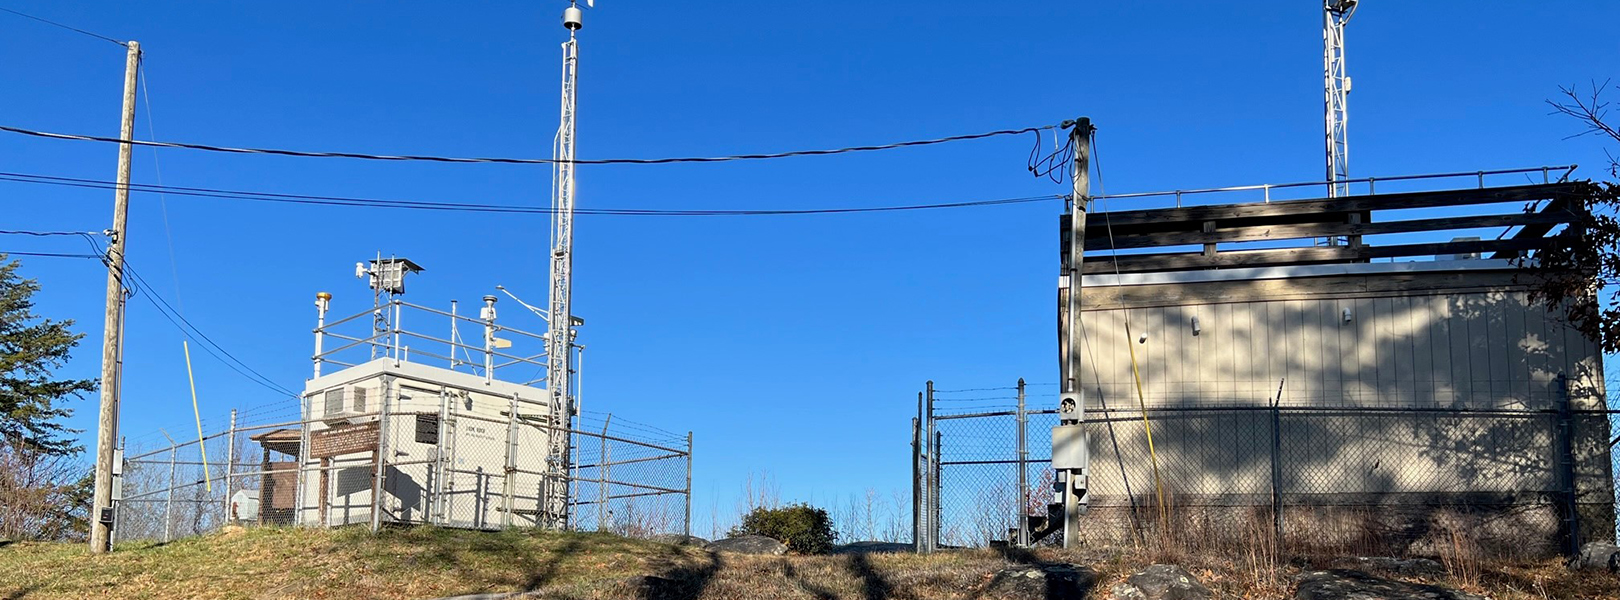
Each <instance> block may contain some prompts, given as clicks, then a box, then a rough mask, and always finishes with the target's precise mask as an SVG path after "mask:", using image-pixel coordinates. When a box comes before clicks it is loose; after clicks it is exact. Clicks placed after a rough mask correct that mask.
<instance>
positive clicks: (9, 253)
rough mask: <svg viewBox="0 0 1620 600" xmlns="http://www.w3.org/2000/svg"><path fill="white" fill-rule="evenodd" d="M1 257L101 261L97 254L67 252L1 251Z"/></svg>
mask: <svg viewBox="0 0 1620 600" xmlns="http://www.w3.org/2000/svg"><path fill="white" fill-rule="evenodd" d="M0 256H5V257H11V256H38V257H43V258H89V259H93V260H101V256H99V255H95V254H72V253H66V252H22V251H18V250H0Z"/></svg>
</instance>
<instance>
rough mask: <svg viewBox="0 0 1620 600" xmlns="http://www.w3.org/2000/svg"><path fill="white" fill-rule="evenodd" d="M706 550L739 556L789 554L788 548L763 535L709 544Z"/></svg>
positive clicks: (740, 537) (744, 536)
mask: <svg viewBox="0 0 1620 600" xmlns="http://www.w3.org/2000/svg"><path fill="white" fill-rule="evenodd" d="M703 549H705V550H715V551H720V552H736V553H738V554H771V555H782V554H787V546H784V545H782V542H778V541H776V540H773V539H771V538H768V537H765V536H763V535H739V536H737V537H728V538H726V539H723V540H715V541H712V542H709V543H708V545H705V546H704V547H703Z"/></svg>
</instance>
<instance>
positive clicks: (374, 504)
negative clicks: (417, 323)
mask: <svg viewBox="0 0 1620 600" xmlns="http://www.w3.org/2000/svg"><path fill="white" fill-rule="evenodd" d="M393 391H394V378H393V377H391V376H384V377H383V389H382V400H381V401H380V402H378V403H377V450H376V457H377V464H376V467H375V470H374V472H373V473H372V479H371V531H372V532H373V533H376V532H377V530H379V529H382V508H383V501H382V495H383V488H384V487H385V486H383V477H384V476H385V475H386V474H387V472H386V471H384V470H383V465H384V463H387V462H388V433H389V431H390V430H391V429H393V428H392V427H389V426H388V425H389V423H388V405H389V404H391V403H392V402H393V397H392V396H394V394H393V393H392V392H393Z"/></svg>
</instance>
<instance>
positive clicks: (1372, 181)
mask: <svg viewBox="0 0 1620 600" xmlns="http://www.w3.org/2000/svg"><path fill="white" fill-rule="evenodd" d="M1578 166H1579V165H1573V164H1570V165H1557V166H1552V165H1549V166H1541V167H1531V168H1523V169H1493V170H1486V171H1458V172H1453V173H1425V174H1419V175H1395V176H1390V177H1362V178H1359V179H1341V180H1339V181H1337V182H1328V181H1300V182H1292V183H1267V184H1258V185H1237V186H1229V187H1216V188H1198V189H1186V190H1166V191H1158V192H1130V193H1124V194H1103V195H1099V196H1092V197H1091V199H1092V200H1124V199H1138V198H1174V199H1175V205H1174V206H1175V207H1176V208H1181V207H1182V205H1183V198H1184V197H1185V196H1201V195H1206V194H1222V193H1234V192H1260V193H1261V194H1262V201H1264V202H1271V201H1272V200H1273V198H1272V196H1271V193H1272V192H1273V191H1277V190H1293V189H1298V188H1312V187H1321V188H1324V189H1326V188H1328V187H1330V186H1332V185H1334V184H1335V183H1338V184H1346V185H1349V184H1364V185H1365V190H1366V195H1373V194H1377V193H1378V184H1379V183H1385V184H1389V183H1398V182H1408V181H1425V180H1431V179H1457V178H1462V177H1473V178H1475V179H1476V180H1477V182H1478V186H1479V187H1481V188H1483V187H1485V178H1486V177H1489V176H1493V175H1520V174H1534V173H1540V174H1541V179H1542V183H1552V182H1553V181H1554V179H1553V175H1555V174H1556V175H1558V179H1557V180H1558V181H1563V180H1565V179H1568V178H1569V176H1570V175H1571V174H1573V173H1574V172H1575V169H1576V167H1578ZM1558 171H1563V173H1557V172H1558ZM1350 189H1351V191H1352V193H1354V191H1355V188H1354V186H1352V187H1351V188H1350ZM1247 202H1252V200H1247Z"/></svg>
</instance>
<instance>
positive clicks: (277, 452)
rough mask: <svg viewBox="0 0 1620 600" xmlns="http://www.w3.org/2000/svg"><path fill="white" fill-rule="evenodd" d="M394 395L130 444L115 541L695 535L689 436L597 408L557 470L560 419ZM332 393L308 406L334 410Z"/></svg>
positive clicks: (276, 411)
mask: <svg viewBox="0 0 1620 600" xmlns="http://www.w3.org/2000/svg"><path fill="white" fill-rule="evenodd" d="M386 398H388V401H386V402H381V403H380V404H375V403H374V404H372V406H370V407H369V408H371V411H369V412H355V411H352V410H350V411H348V412H345V413H344V419H345V422H343V423H339V422H336V421H333V420H329V419H325V418H311V419H301V418H299V417H298V415H299V414H300V413H301V412H302V411H301V410H300V408H299V407H298V406H297V404H295V403H291V402H288V403H286V404H288V405H290V406H272V407H259V408H255V409H249V410H246V411H241V412H240V413H239V412H238V411H234V410H233V411H231V416H230V418H229V419H228V420H226V421H224V424H225V427H224V428H223V430H216V432H215V433H209V434H204V435H202V436H201V438H202V439H201V442H200V443H199V441H198V439H197V437H192V436H186V437H188V438H190V439H176V438H178V437H179V436H177V435H176V434H180V435H185V434H184V433H181V432H179V431H170V430H160V431H159V432H157V433H158V434H159V436H158V437H156V438H155V439H154V437H153V436H140V437H138V438H137V439H136V440H135V442H134V443H133V444H132V443H131V442H130V441H128V440H126V441H125V443H124V447H123V448H122V454H123V458H122V460H121V461H120V462H119V466H120V468H121V471H120V472H119V473H117V483H116V484H115V489H116V492H115V506H116V517H115V519H116V520H115V524H114V528H113V532H114V536H115V541H119V542H124V541H169V540H174V539H179V538H184V537H188V536H193V535H199V534H204V533H208V532H212V531H216V530H218V529H219V528H221V527H223V526H225V525H230V524H237V525H247V526H257V525H306V526H323V525H325V526H335V525H344V524H354V523H362V524H364V523H369V524H371V526H372V527H378V526H382V525H384V524H433V525H440V526H447V527H463V528H476V529H503V528H509V527H556V528H567V529H574V530H581V531H612V532H615V533H619V534H621V535H628V536H636V537H649V536H653V535H659V534H686V533H688V531H689V523H690V505H691V500H690V498H691V456H692V436H691V434H690V433H687V434H675V433H672V432H668V431H664V430H662V429H658V428H656V427H653V426H650V425H646V424H642V423H637V422H634V421H630V420H627V419H623V418H621V417H618V416H616V415H611V414H606V413H594V412H585V413H582V414H581V415H580V416H579V417H577V418H576V420H575V427H573V428H569V429H564V430H562V433H563V434H564V435H566V438H567V440H568V443H569V452H568V456H569V457H570V461H569V464H568V465H567V468H566V469H563V470H561V471H560V472H559V471H556V470H553V469H549V468H547V466H546V465H544V464H541V463H543V462H544V459H543V457H544V456H545V455H546V454H545V451H546V448H545V444H546V443H547V440H548V434H550V433H552V432H553V431H554V430H553V428H550V427H547V426H545V425H544V423H541V422H537V421H532V420H525V419H523V418H522V417H523V415H522V414H521V413H517V414H518V418H516V419H514V418H512V417H511V416H510V414H509V415H507V416H502V417H494V418H492V417H489V416H487V415H483V414H480V413H478V412H476V411H472V410H467V411H463V412H461V413H460V414H457V413H456V411H455V410H454V409H453V407H454V405H455V403H454V402H448V403H445V407H444V410H442V411H441V410H419V408H420V407H417V408H418V409H413V407H412V406H413V405H412V404H411V402H410V399H409V398H408V397H407V398H401V397H400V396H399V395H398V394H393V395H389V396H386ZM326 400H327V399H326V398H320V399H318V400H315V404H316V405H317V406H315V407H314V408H312V409H306V410H313V411H314V412H313V413H305V414H323V413H322V412H321V410H322V408H324V407H321V406H318V405H319V404H321V403H322V402H325V401H326ZM343 402H344V403H345V404H346V405H347V406H346V407H345V408H351V407H353V406H355V405H354V404H353V402H354V400H353V399H352V398H349V399H345V400H343ZM374 402H375V401H374ZM288 415H292V416H293V418H292V419H291V420H280V419H281V418H285V417H287V416H288ZM249 421H252V422H249ZM323 437H324V438H326V441H322V440H321V439H320V438H323ZM300 465H302V468H300ZM549 490H557V495H558V496H560V497H562V498H566V514H565V515H564V517H563V518H562V522H561V523H555V522H553V521H548V519H547V518H546V514H547V511H546V510H545V508H546V498H547V497H548V491H549Z"/></svg>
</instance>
